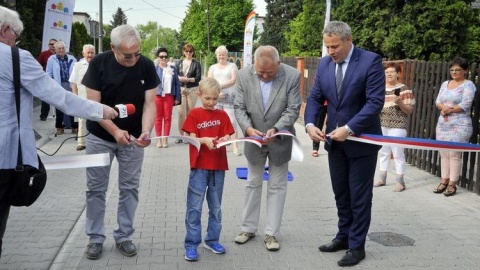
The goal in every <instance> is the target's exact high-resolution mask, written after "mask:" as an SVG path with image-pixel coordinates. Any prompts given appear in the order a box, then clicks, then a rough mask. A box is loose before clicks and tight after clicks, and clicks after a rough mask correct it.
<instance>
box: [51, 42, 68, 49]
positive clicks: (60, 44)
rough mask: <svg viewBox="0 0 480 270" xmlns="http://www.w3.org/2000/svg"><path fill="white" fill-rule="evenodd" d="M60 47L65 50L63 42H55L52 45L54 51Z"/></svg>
mask: <svg viewBox="0 0 480 270" xmlns="http://www.w3.org/2000/svg"><path fill="white" fill-rule="evenodd" d="M60 46H63V47H65V49H67V47H66V45H65V42H63V41H61V40H59V41H57V42H55V45H53V47H55V49H58V47H60Z"/></svg>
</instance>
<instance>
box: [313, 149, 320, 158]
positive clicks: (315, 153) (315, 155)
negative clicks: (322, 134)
mask: <svg viewBox="0 0 480 270" xmlns="http://www.w3.org/2000/svg"><path fill="white" fill-rule="evenodd" d="M318 156H320V155H319V154H318V151H317V150H313V151H312V157H318Z"/></svg>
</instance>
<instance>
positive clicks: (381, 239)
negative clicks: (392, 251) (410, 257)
mask: <svg viewBox="0 0 480 270" xmlns="http://www.w3.org/2000/svg"><path fill="white" fill-rule="evenodd" d="M368 237H369V238H370V240H371V241H373V242H376V243H379V244H381V245H384V246H388V247H404V246H413V244H414V243H415V240H413V239H412V238H410V237H408V236H405V235H401V234H398V233H392V232H374V233H370V234H368Z"/></svg>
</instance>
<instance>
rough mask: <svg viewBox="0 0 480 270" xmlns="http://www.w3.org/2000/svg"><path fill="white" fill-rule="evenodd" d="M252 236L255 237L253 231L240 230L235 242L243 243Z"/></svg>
mask: <svg viewBox="0 0 480 270" xmlns="http://www.w3.org/2000/svg"><path fill="white" fill-rule="evenodd" d="M254 237H255V233H249V232H240V234H239V235H237V236H236V237H235V243H237V244H245V243H246V242H248V240H250V239H251V238H254Z"/></svg>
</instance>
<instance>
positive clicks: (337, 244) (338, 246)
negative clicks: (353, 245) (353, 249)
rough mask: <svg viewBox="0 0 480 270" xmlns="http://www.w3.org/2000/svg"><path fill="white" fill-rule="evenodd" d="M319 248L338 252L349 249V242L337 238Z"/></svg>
mask: <svg viewBox="0 0 480 270" xmlns="http://www.w3.org/2000/svg"><path fill="white" fill-rule="evenodd" d="M318 249H320V251H321V252H337V251H339V250H342V249H348V242H346V241H342V240H338V239H336V238H335V239H333V240H332V242H331V243H328V244H326V245H321V246H319V247H318Z"/></svg>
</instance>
